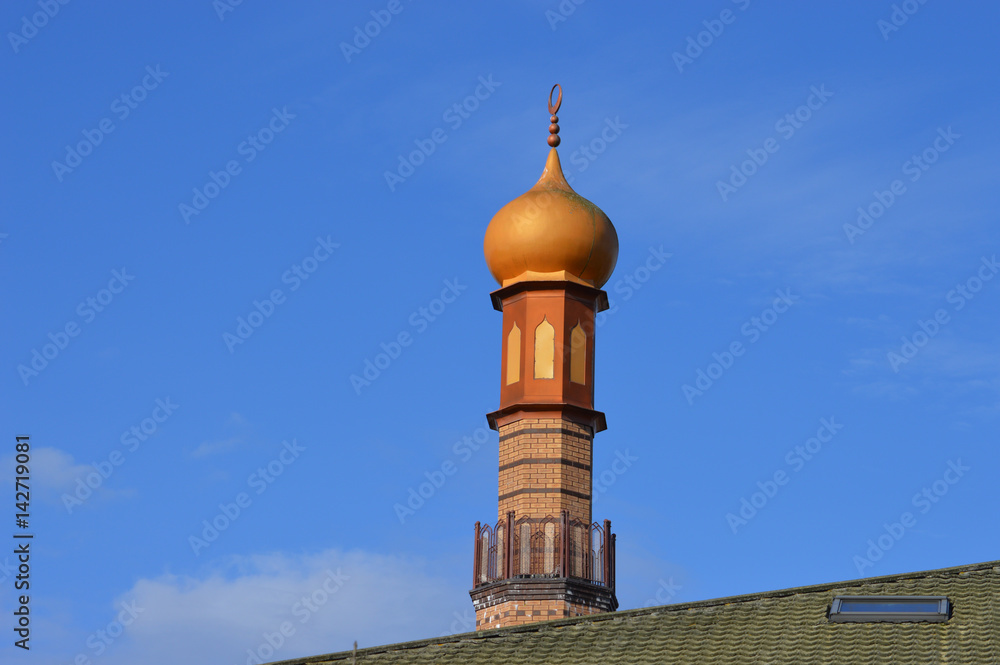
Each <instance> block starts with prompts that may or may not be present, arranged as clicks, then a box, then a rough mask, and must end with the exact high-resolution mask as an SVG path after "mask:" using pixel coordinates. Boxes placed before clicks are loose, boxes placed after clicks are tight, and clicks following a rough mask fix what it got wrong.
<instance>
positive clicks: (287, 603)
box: [98, 550, 474, 665]
mask: <svg viewBox="0 0 1000 665" xmlns="http://www.w3.org/2000/svg"><path fill="white" fill-rule="evenodd" d="M338 585H339V588H338ZM324 587H325V588H324ZM331 589H334V591H333V592H332V593H330V590H331ZM123 602H125V603H133V602H134V604H135V607H137V608H140V609H141V612H140V613H139V616H138V618H137V619H136V620H135V622H134V623H132V624H131V625H130V626H129V627H128V629H127V630H126V633H125V636H123V637H122V638H121V639H120V641H119V643H117V644H114V645H112V648H111V649H110V650H109V651H108V653H106V654H105V655H103V656H102V658H101V661H102V663H107V664H108V665H115V664H117V663H122V664H125V663H129V664H131V663H137V662H139V663H144V664H145V665H159V664H163V665H168V664H169V665H174V664H175V663H179V662H183V663H188V664H189V665H198V664H200V663H204V664H206V665H208V664H211V665H219V664H220V663H225V664H231V665H235V664H236V663H239V664H243V663H246V662H247V660H248V659H249V658H250V655H249V654H248V652H247V650H248V649H250V650H251V651H253V652H256V653H259V654H260V655H261V656H262V658H261V660H263V661H264V662H268V661H272V660H284V659H288V658H296V657H301V656H308V655H318V654H324V653H330V652H333V651H343V650H347V649H350V648H351V646H352V644H353V642H354V640H357V641H358V644H359V646H375V645H379V644H387V643H392V642H398V641H405V640H410V639H420V638H426V637H433V636H439V635H442V634H445V633H449V632H455V631H456V630H457V631H458V632H464V631H466V630H472V629H473V627H474V626H471V625H467V624H466V625H457V626H456V625H455V616H454V613H455V612H456V611H458V612H462V613H464V614H466V615H467V616H468V615H471V608H472V605H471V601H470V600H469V597H468V594H467V591H466V589H464V588H456V587H455V586H454V585H453V584H450V583H448V582H446V581H444V580H442V579H437V578H435V577H433V576H432V575H430V574H428V572H427V564H425V563H422V562H419V561H414V560H410V559H405V558H403V557H397V556H387V555H380V554H371V553H366V552H360V551H351V552H341V551H338V550H328V551H325V552H321V553H318V554H315V555H290V554H283V553H278V554H269V555H255V556H240V557H234V558H232V559H228V560H226V561H225V562H224V563H223V564H221V565H218V566H216V567H214V568H212V569H211V570H209V571H207V572H206V573H205V574H204V575H203V576H200V577H190V576H183V575H171V574H165V575H162V576H160V577H157V578H154V579H140V580H139V581H137V582H136V583H135V585H134V586H133V587H132V588H131V589H129V590H128V591H127V592H125V593H123V594H121V595H120V596H119V597H118V598H116V599H115V603H114V610H113V611H110V610H109V615H108V617H104V618H103V619H107V620H110V619H113V618H114V616H115V615H116V614H117V612H118V609H119V608H120V607H121V603H123ZM470 618H471V619H472V620H473V621H474V617H470ZM286 622H287V625H286V632H290V633H291V634H290V636H289V637H284V636H282V635H281V634H280V631H281V627H282V624H284V623H286ZM98 623H101V622H100V621H99V622H98ZM291 631H294V632H291ZM268 636H270V638H271V641H272V642H275V643H278V642H281V641H283V642H284V643H283V644H281V645H280V646H279V647H278V648H277V649H274V650H273V652H270V651H269V649H270V648H271V647H269V646H268ZM261 651H262V652H263V653H261ZM251 662H253V661H251Z"/></svg>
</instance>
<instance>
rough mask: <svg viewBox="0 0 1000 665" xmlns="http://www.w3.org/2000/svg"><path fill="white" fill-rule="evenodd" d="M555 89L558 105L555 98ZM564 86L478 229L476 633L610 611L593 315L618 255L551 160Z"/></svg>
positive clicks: (614, 239) (610, 552)
mask: <svg viewBox="0 0 1000 665" xmlns="http://www.w3.org/2000/svg"><path fill="white" fill-rule="evenodd" d="M556 88H558V89H559V96H558V98H557V100H556V101H555V103H553V101H552V94H553V93H554V92H555V91H556ZM561 103H562V88H561V87H560V86H558V84H557V85H556V86H553V88H552V90H551V91H550V93H549V113H550V114H551V116H552V117H551V119H550V122H551V124H550V125H549V133H550V136H549V138H548V144H549V145H550V146H551V149H550V150H549V155H548V159H547V160H546V162H545V170H544V171H542V177H541V178H540V179H539V180H538V182H537V183H535V186H534V187H532V188H531V189H530V190H528V191H527V192H526V193H524V194H522V195H521V196H519V197H517V198H516V199H514V200H513V201H511V202H510V203H508V204H507V205H505V206H504V207H503V208H502V209H501V210H500V211H499V212H498V213H497V214H496V215H495V216H494V217H493V219H492V221H490V224H489V227H488V228H487V229H486V238H485V241H484V243H483V250H484V253H485V255H486V263H487V265H488V266H489V269H490V272H491V273H492V274H493V277H494V278H495V279H496V280H497V282H498V283H499V284H500V288H499V289H497V290H496V291H494V292H493V293H492V299H493V307H494V308H495V309H497V310H499V311H501V312H503V337H502V340H503V341H502V347H501V348H502V351H501V361H500V408H499V409H498V410H496V411H494V412H493V413H490V414H488V416H487V418H488V420H489V424H490V427H492V428H493V429H495V430H497V432H498V433H499V434H500V483H499V486H500V487H499V501H498V503H499V507H498V515H497V518H498V519H497V523H496V524H495V525H490V524H486V525H480V524H479V523H478V522H477V523H476V531H475V563H474V566H473V568H474V572H473V576H474V582H473V589H472V591H470V592H469V593H470V595H471V596H472V600H473V603H474V605H475V608H476V629H477V630H484V629H488V628H502V627H507V626H515V625H520V624H524V623H530V622H533V621H546V620H549V619H558V618H563V617H573V616H581V615H587V614H595V613H598V612H610V611H614V610H615V609H616V608H617V607H618V600H617V599H616V598H615V583H614V577H615V569H614V565H615V564H614V561H615V559H614V536H613V535H612V534H611V523H610V522H609V521H607V520H605V521H604V522H603V524H597V523H594V522H593V521H592V519H593V518H592V515H591V502H592V495H591V492H592V488H593V482H592V481H593V466H592V465H593V450H592V445H593V439H594V434H596V433H597V432H600V431H602V430H604V429H605V428H606V426H607V425H606V423H605V419H604V414H603V413H601V412H600V411H596V410H594V332H595V327H594V322H595V317H596V314H597V312H600V311H602V310H605V309H607V307H608V297H607V294H606V293H605V292H604V291H602V290H601V287H602V286H604V284H605V283H606V282H607V281H608V278H610V277H611V273H612V271H613V270H614V268H615V263H616V262H617V260H618V234H617V233H616V232H615V227H614V226H613V225H612V224H611V220H609V219H608V216H607V215H605V214H604V212H603V211H602V210H601V209H600V208H598V207H597V206H595V205H594V204H593V203H591V202H590V201H588V200H587V199H585V198H583V197H582V196H580V195H579V194H577V193H576V192H574V191H573V189H572V188H571V187H570V186H569V183H567V182H566V178H565V176H563V172H562V166H561V164H560V163H559V153H558V152H557V151H556V147H557V146H558V145H559V136H558V134H559V125H558V124H557V123H558V121H559V118H558V117H557V116H556V115H555V114H556V113H557V112H558V110H559V107H560V105H561Z"/></svg>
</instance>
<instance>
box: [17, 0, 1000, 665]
mask: <svg viewBox="0 0 1000 665" xmlns="http://www.w3.org/2000/svg"><path fill="white" fill-rule="evenodd" d="M673 4H674V3H634V4H629V5H624V6H623V5H620V4H617V5H615V4H611V3H600V2H597V1H596V0H590V1H589V2H582V3H580V4H576V3H575V2H573V1H571V0H564V1H563V2H561V3H560V2H556V1H555V0H550V1H534V0H533V1H530V2H528V1H520V2H513V3H503V4H482V3H457V2H448V3H428V2H419V1H417V2H410V1H408V0H402V1H401V2H400V3H398V4H396V3H390V2H388V0H386V1H385V2H365V3H354V2H339V3H320V2H301V3H294V4H291V5H289V4H287V3H284V4H281V5H280V6H279V5H274V4H265V3H255V2H243V3H241V4H239V5H232V6H230V5H228V4H227V5H223V4H221V3H220V2H216V3H214V4H213V2H211V1H210V0H199V1H197V2H192V1H181V2H172V3H169V4H164V5H162V6H150V5H148V4H133V3H112V4H111V5H109V6H103V7H94V6H90V5H88V4H86V3H77V2H70V3H68V4H58V3H57V2H54V1H52V2H49V3H48V4H47V3H46V1H45V0H43V1H42V2H37V1H36V2H28V1H22V0H17V1H16V2H8V3H5V5H4V7H3V9H2V10H0V27H2V32H3V33H4V35H5V37H4V40H5V42H6V44H5V45H4V46H2V47H0V51H3V53H2V55H0V72H2V76H3V80H4V82H5V89H6V90H7V91H8V94H7V95H5V96H4V98H3V101H2V102H0V104H2V107H3V117H4V118H5V119H6V125H5V131H4V132H2V134H0V136H2V138H0V141H2V144H0V148H2V152H3V156H4V159H3V160H2V162H0V169H2V170H0V192H2V196H3V201H4V214H3V217H2V221H0V233H3V234H4V235H3V236H2V238H0V258H2V260H0V271H2V280H3V290H4V293H5V294H6V296H5V298H4V314H5V322H6V324H5V326H4V330H5V333H4V342H5V343H4V345H3V349H4V362H3V363H2V370H3V378H2V381H0V385H2V390H3V399H2V400H0V405H2V407H0V408H2V416H3V418H2V421H3V423H4V427H3V432H4V434H3V436H4V437H5V443H4V444H3V449H2V455H3V458H4V460H5V463H4V465H3V468H4V469H5V471H4V472H3V473H4V479H3V487H6V488H7V490H5V492H4V495H5V496H7V497H8V498H9V497H11V496H12V492H13V476H14V467H13V460H14V458H13V455H14V452H15V451H14V437H15V435H17V434H28V435H30V436H31V444H32V467H31V474H32V478H31V488H32V489H31V531H32V532H34V533H35V534H36V536H35V540H34V541H33V544H32V548H33V556H32V560H31V564H32V568H31V576H32V577H31V601H30V603H31V608H32V615H31V616H32V641H31V645H32V649H31V651H30V652H29V653H28V654H25V653H24V652H23V651H22V650H20V649H16V648H15V647H13V646H12V644H11V642H12V640H11V639H9V638H10V635H11V633H10V632H9V627H8V626H7V624H9V623H12V615H11V612H12V611H13V610H14V587H13V583H14V579H13V577H12V573H10V572H8V571H9V567H10V566H11V564H12V563H13V557H12V555H0V564H2V565H3V566H4V568H3V569H2V570H0V578H2V579H0V589H2V591H3V592H2V593H0V598H2V600H0V608H2V613H3V616H5V617H7V618H6V619H5V621H4V631H5V634H7V635H8V638H7V639H5V640H4V644H3V645H2V646H0V660H4V662H25V663H33V664H34V663H38V664H46V665H47V664H57V663H70V662H74V658H76V657H77V656H82V657H83V658H84V659H85V661H81V662H93V663H102V664H104V663H107V664H108V665H113V664H117V663H126V662H143V663H150V664H154V665H156V664H158V663H173V662H189V663H205V664H209V663H212V664H215V665H221V664H224V663H229V664H232V665H236V664H237V663H245V662H247V661H248V659H250V658H251V656H250V655H249V654H263V655H264V656H270V657H265V658H264V659H265V660H274V659H284V658H292V657H296V656H302V655H311V654H319V653H326V652H329V651H337V650H342V649H347V648H350V646H351V644H352V642H353V641H354V640H358V641H359V643H360V645H362V646H371V645H375V644H383V643H389V642H395V641H402V640H407V639H417V638H422V637H430V636H434V635H441V634H446V633H452V632H464V631H466V630H470V629H471V626H472V624H471V620H470V617H471V610H472V605H471V601H470V600H469V597H468V593H467V592H468V588H469V585H470V578H471V566H472V550H471V548H472V529H473V524H474V523H475V522H476V521H477V520H482V521H488V520H492V519H494V517H495V514H496V494H497V492H496V489H497V469H496V467H497V438H496V433H494V432H492V431H489V430H488V429H487V427H486V419H485V414H486V413H487V412H489V411H491V410H493V409H495V408H496V407H497V404H498V401H499V380H500V377H499V370H500V363H499V355H500V339H501V334H500V321H501V319H500V315H499V314H498V313H497V312H495V311H494V310H493V308H492V307H491V304H490V299H489V293H490V291H491V290H493V289H494V288H495V287H496V285H495V282H493V280H492V278H491V277H490V275H489V273H488V271H487V270H486V266H485V262H484V260H483V256H482V238H483V234H484V231H485V229H486V226H487V224H488V223H489V220H490V218H491V217H492V215H493V214H494V213H495V212H496V211H497V210H499V209H500V207H502V206H503V205H504V204H505V203H506V202H507V201H509V200H510V199H512V198H514V197H515V196H517V195H519V194H521V193H522V192H524V191H525V190H527V189H528V188H529V187H530V186H531V185H532V184H533V183H534V182H535V180H536V179H537V178H538V176H539V175H540V173H541V170H542V167H543V165H544V161H545V157H546V151H547V146H546V145H545V143H544V141H545V136H546V135H547V133H546V125H547V124H548V118H547V116H548V113H547V111H546V108H545V101H544V98H545V95H546V93H547V92H548V90H549V88H550V87H551V85H552V84H553V83H555V82H559V83H561V84H562V86H563V88H564V91H565V94H564V100H563V108H562V110H561V112H560V113H559V115H560V119H561V120H560V124H561V126H562V134H561V136H562V138H563V144H562V146H561V147H560V154H561V155H562V161H563V166H564V169H565V171H566V174H567V176H568V177H569V178H571V179H572V183H573V186H574V187H575V188H576V189H577V191H578V192H580V193H581V194H582V195H583V196H586V197H587V198H589V199H590V200H592V201H593V202H595V203H596V204H597V205H599V206H600V207H601V208H602V209H603V210H604V211H605V212H607V214H608V215H609V217H610V218H611V219H612V221H613V222H614V223H615V225H616V228H617V230H618V235H619V238H620V241H621V252H620V255H619V259H618V266H617V269H616V271H615V274H614V275H613V276H612V278H611V281H610V282H609V283H608V284H607V286H606V287H605V288H606V290H607V292H608V294H609V297H610V299H611V301H612V309H611V310H610V311H609V312H608V313H606V314H605V315H604V317H603V318H602V320H601V326H600V328H599V334H598V338H597V345H598V353H597V370H596V371H597V374H596V401H597V405H598V408H600V409H602V410H603V411H604V412H605V413H606V414H607V419H608V430H607V431H606V432H604V433H601V434H600V435H598V437H597V439H596V442H595V459H594V470H595V481H596V486H595V495H596V497H597V498H596V503H595V506H594V517H595V519H604V518H608V519H611V520H612V523H613V525H614V528H615V531H616V533H617V534H618V583H619V586H618V597H619V600H620V602H621V606H622V608H623V609H627V608H634V607H642V606H645V605H648V604H663V603H667V602H683V601H690V600H700V599H707V598H714V597H721V596H727V595H733V594H741V593H751V592H755V591H766V590H772V589H778V588H786V587H792V586H798V585H806V584H813V583H822V582H832V581H837V580H846V579H853V578H857V577H864V576H870V575H883V574H892V573H899V572H907V571H915V570H925V569H933V568H939V567H945V566H953V565H961V564H968V563H975V562H981V561H988V560H993V559H997V558H1000V538H998V536H997V530H996V528H995V502H996V492H995V476H996V473H997V468H998V462H1000V452H998V450H997V446H996V443H995V442H996V430H997V425H998V422H1000V418H998V417H1000V351H998V341H1000V334H998V328H997V313H998V302H1000V279H993V278H994V277H995V276H996V272H997V270H998V269H1000V267H998V266H997V264H996V263H995V261H996V256H997V254H998V250H1000V233H998V231H997V224H996V221H997V212H998V210H1000V200H998V194H997V188H996V183H995V180H996V178H995V173H996V165H995V159H996V155H997V154H998V147H1000V146H998V138H1000V136H998V131H997V129H996V118H997V117H998V112H1000V103H998V102H1000V97H998V95H997V92H996V86H995V85H994V83H993V82H994V81H995V75H996V67H997V64H998V58H997V52H996V46H995V39H994V37H993V34H992V30H991V28H992V26H994V25H996V23H997V21H998V20H1000V10H998V8H997V7H996V5H994V4H990V3H981V2H980V3H944V2H939V1H937V0H929V1H928V2H924V3H922V4H921V3H919V2H916V0H911V1H910V2H904V3H897V4H896V5H894V4H893V3H891V2H857V1H848V2H835V3H834V2H827V3H778V4H775V3H763V2H758V1H757V0H749V1H747V0H739V1H738V2H730V1H729V0H716V1H714V2H695V3H683V5H684V6H683V7H680V6H678V7H675V6H673ZM46 8H48V9H47V11H48V12H49V13H50V14H52V15H51V16H46V15H44V12H45V11H46ZM39 12H42V14H39ZM372 12H374V14H372ZM393 12H395V13H393ZM373 21H376V22H381V24H378V23H372V22H373ZM38 26H40V27H38ZM365 30H368V32H369V33H370V34H371V35H373V36H364V32H365ZM11 35H14V36H13V37H12V36H11ZM359 35H361V36H359ZM345 45H346V46H345ZM421 150H422V151H423V152H419V151H421ZM414 151H418V152H414ZM387 173H388V174H394V175H389V176H387ZM859 209H860V211H859ZM862 213H864V215H867V217H865V216H862ZM665 255H669V257H665ZM657 257H660V258H657ZM654 268H655V269H654ZM446 300H447V301H450V302H446ZM241 321H242V322H241ZM401 335H402V336H403V339H404V341H408V342H409V343H408V344H407V345H406V346H399V347H398V348H397V347H395V346H394V345H393V344H394V341H397V340H399V338H400V336H401ZM237 340H238V341H237ZM47 345H48V346H47ZM383 345H384V346H383ZM383 349H387V350H388V352H390V353H391V355H392V357H389V356H388V355H387V356H385V357H381V358H380V357H379V354H380V353H385V351H383ZM734 351H735V354H734V353H733V352H734ZM36 353H37V355H36ZM33 363H34V365H33ZM366 363H372V364H373V366H374V364H375V363H378V364H379V365H381V366H382V369H379V370H378V374H377V376H376V374H375V370H374V369H369V370H368V374H369V377H368V378H367V379H365V380H366V381H368V383H367V384H365V383H361V382H360V381H353V382H352V375H355V376H358V377H361V378H362V379H364V378H365V377H364V373H365V370H366V366H367V365H366ZM376 369H377V368H376ZM133 428H135V431H133ZM616 460H617V463H616ZM444 466H447V468H448V469H454V473H452V474H451V475H447V476H445V477H444V480H443V482H439V485H440V486H439V487H433V488H432V489H433V493H432V494H430V496H429V498H426V499H425V500H424V503H423V505H420V506H419V507H418V508H417V509H416V510H414V511H413V513H412V514H409V513H402V512H401V511H399V510H397V509H396V508H395V506H396V505H397V504H400V505H405V504H406V502H407V500H408V496H409V494H410V491H411V490H413V491H415V492H416V491H419V490H420V486H421V484H422V483H428V482H431V481H432V480H433V479H435V478H437V479H438V481H440V480H441V476H440V475H439V474H438V473H437V472H439V471H440V470H441V469H442V468H443V467H444ZM95 473H96V474H98V475H97V476H95V475H93V474H95ZM102 473H103V475H101V474H102ZM88 479H89V480H90V482H91V484H92V485H94V486H96V489H92V488H87V487H86V483H87V480H88ZM81 483H82V485H81ZM428 487H429V486H428ZM83 488H86V489H83ZM87 490H90V494H89V496H88V495H87ZM428 491H429V490H428V488H427V487H425V493H428ZM67 497H74V499H73V500H70V499H67ZM744 502H745V503H744ZM12 503H13V502H8V503H7V504H6V506H7V507H6V510H7V511H8V513H7V518H6V519H8V520H9V521H8V522H7V523H8V524H9V525H13V519H14V517H13V513H14V510H15V509H14V507H13V505H12ZM414 503H416V502H414ZM237 510H238V511H239V513H238V515H237V514H236V511H237ZM741 511H742V513H741ZM226 513H228V514H229V516H232V517H229V516H227V515H226ZM907 513H909V516H907V515H906V514H907ZM212 521H216V522H217V523H218V524H220V525H224V527H225V528H222V529H221V530H219V531H218V532H217V533H215V535H214V536H213V535H212V534H213V532H211V531H206V527H205V524H206V522H207V523H211V522H212ZM15 530H16V529H15V528H14V527H13V526H10V527H9V528H8V529H7V532H8V534H13V532H14V531H15ZM192 538H195V539H201V540H202V541H203V542H200V543H199V542H198V541H197V540H192ZM869 541H871V542H869ZM11 542H13V541H11ZM880 543H881V545H880ZM882 546H885V547H882ZM7 550H8V548H7V547H4V548H3V550H2V551H5V552H6V551H7ZM3 556H6V557H7V558H6V559H4V558H3ZM303 598H305V599H306V600H305V602H304V601H303ZM310 599H312V600H310ZM317 599H319V600H322V601H323V602H322V603H319V602H318V600H317ZM285 622H288V623H287V626H290V627H291V628H292V630H291V631H290V633H289V634H288V635H280V629H281V627H282V625H283V624H285ZM126 623H127V625H126ZM269 642H270V644H278V646H277V647H272V646H270V645H269ZM248 651H249V653H248Z"/></svg>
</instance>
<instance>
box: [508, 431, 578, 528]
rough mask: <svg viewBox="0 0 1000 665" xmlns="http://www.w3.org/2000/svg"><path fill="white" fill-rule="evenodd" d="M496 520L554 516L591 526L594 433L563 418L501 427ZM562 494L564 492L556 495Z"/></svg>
mask: <svg viewBox="0 0 1000 665" xmlns="http://www.w3.org/2000/svg"><path fill="white" fill-rule="evenodd" d="M499 429H500V431H499V434H500V483H499V496H500V501H499V505H498V511H497V515H498V519H500V520H503V519H504V518H505V517H506V515H507V512H508V511H511V510H512V511H514V513H515V514H516V516H517V517H518V518H521V517H530V518H532V519H542V518H545V517H549V516H552V517H557V518H558V516H559V515H560V513H561V512H562V511H563V510H567V511H569V515H570V519H576V520H580V521H582V522H585V523H590V520H591V486H592V482H593V478H592V461H593V449H592V446H593V434H592V433H591V430H590V428H589V427H586V426H583V425H579V424H577V423H574V422H571V421H569V420H565V419H562V418H523V419H521V420H518V421H516V422H513V423H510V424H507V425H502V426H500V428H499ZM560 490H562V491H560Z"/></svg>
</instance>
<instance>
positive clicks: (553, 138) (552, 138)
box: [549, 134, 559, 148]
mask: <svg viewBox="0 0 1000 665" xmlns="http://www.w3.org/2000/svg"><path fill="white" fill-rule="evenodd" d="M549 145H550V146H552V147H553V148H558V147H559V137H558V136H557V135H555V134H550V135H549Z"/></svg>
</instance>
